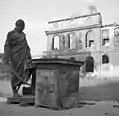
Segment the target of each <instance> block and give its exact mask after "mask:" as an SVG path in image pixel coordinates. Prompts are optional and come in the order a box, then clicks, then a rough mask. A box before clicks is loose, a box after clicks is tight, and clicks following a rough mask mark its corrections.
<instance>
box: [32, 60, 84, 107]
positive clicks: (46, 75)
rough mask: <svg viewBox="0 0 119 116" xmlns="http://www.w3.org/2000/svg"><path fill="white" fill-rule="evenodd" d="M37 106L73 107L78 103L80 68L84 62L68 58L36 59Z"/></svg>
mask: <svg viewBox="0 0 119 116" xmlns="http://www.w3.org/2000/svg"><path fill="white" fill-rule="evenodd" d="M33 62H34V64H35V66H36V91H35V106H45V107H50V108H58V109H61V108H71V107H74V106H75V105H76V103H77V98H78V95H79V94H78V92H79V70H80V67H81V65H82V64H83V62H80V61H71V60H66V59H53V58H52V59H44V58H42V59H34V60H33Z"/></svg>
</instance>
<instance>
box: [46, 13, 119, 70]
mask: <svg viewBox="0 0 119 116" xmlns="http://www.w3.org/2000/svg"><path fill="white" fill-rule="evenodd" d="M49 25H51V26H50V29H49V30H47V31H46V32H45V33H46V35H47V51H46V52H45V54H46V56H47V57H56V56H57V57H59V58H67V59H69V58H72V57H73V58H75V59H76V60H82V61H84V60H85V58H86V57H87V56H88V54H89V53H91V55H92V56H93V58H94V60H95V67H96V68H97V69H98V68H99V67H101V66H102V65H105V64H111V65H112V66H119V60H118V59H119V25H118V24H116V23H114V24H109V25H104V24H103V23H102V16H101V13H99V12H96V13H91V14H88V15H82V16H77V17H73V18H66V19H61V20H56V21H51V22H49Z"/></svg>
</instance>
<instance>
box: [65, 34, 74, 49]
mask: <svg viewBox="0 0 119 116" xmlns="http://www.w3.org/2000/svg"><path fill="white" fill-rule="evenodd" d="M67 36H68V48H69V49H73V48H74V44H75V43H74V39H75V38H74V37H75V35H74V33H70V34H68V35H67Z"/></svg>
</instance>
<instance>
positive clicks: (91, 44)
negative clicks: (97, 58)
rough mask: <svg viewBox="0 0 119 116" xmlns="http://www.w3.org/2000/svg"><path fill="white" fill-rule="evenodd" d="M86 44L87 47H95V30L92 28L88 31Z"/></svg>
mask: <svg viewBox="0 0 119 116" xmlns="http://www.w3.org/2000/svg"><path fill="white" fill-rule="evenodd" d="M85 45H86V47H94V32H93V31H92V30H89V31H88V32H87V33H86V39H85Z"/></svg>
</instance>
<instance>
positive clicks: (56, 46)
mask: <svg viewBox="0 0 119 116" xmlns="http://www.w3.org/2000/svg"><path fill="white" fill-rule="evenodd" d="M55 49H59V36H57V35H56V36H54V37H53V39H52V50H55Z"/></svg>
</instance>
